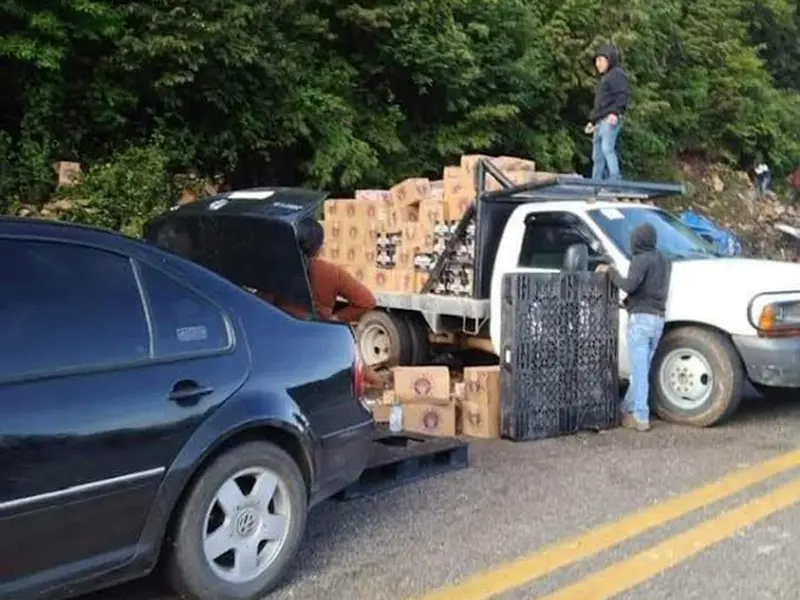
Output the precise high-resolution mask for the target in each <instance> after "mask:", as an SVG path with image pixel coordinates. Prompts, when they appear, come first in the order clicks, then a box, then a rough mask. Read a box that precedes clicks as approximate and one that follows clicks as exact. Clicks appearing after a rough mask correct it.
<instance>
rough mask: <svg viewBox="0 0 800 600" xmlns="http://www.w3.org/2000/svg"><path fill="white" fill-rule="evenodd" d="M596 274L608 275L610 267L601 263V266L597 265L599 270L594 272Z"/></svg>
mask: <svg viewBox="0 0 800 600" xmlns="http://www.w3.org/2000/svg"><path fill="white" fill-rule="evenodd" d="M594 272H595V273H606V272H608V265H605V264H602V263H601V264H599V265H597V268H596V269H595V270H594Z"/></svg>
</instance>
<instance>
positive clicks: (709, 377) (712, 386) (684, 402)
mask: <svg viewBox="0 0 800 600" xmlns="http://www.w3.org/2000/svg"><path fill="white" fill-rule="evenodd" d="M743 385H744V369H743V368H742V362H741V360H740V359H739V355H738V354H737V352H736V349H735V348H734V347H733V344H731V342H730V341H729V340H728V338H726V337H725V336H723V335H722V334H720V333H717V332H716V331H712V330H711V329H705V328H703V327H679V328H677V329H673V330H672V331H669V332H667V333H666V334H665V335H664V337H663V339H662V340H661V343H660V344H659V345H658V349H657V351H656V355H655V357H654V359H653V365H652V368H651V369H650V389H651V390H652V394H651V399H652V403H653V409H654V410H655V412H656V414H657V415H658V416H659V417H660V418H661V419H663V420H665V421H672V422H673V423H681V424H685V425H694V426H697V427H710V426H712V425H717V424H719V423H721V422H723V421H724V420H726V419H727V418H729V417H730V416H731V415H733V414H734V413H735V412H736V409H737V408H738V407H739V403H740V402H741V400H742V388H743Z"/></svg>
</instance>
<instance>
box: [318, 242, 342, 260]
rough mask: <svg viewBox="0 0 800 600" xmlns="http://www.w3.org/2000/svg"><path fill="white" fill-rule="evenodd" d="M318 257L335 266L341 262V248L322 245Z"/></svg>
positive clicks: (332, 245)
mask: <svg viewBox="0 0 800 600" xmlns="http://www.w3.org/2000/svg"><path fill="white" fill-rule="evenodd" d="M320 257H321V258H323V259H324V260H327V261H329V262H332V263H336V264H337V265H338V264H342V262H343V260H342V251H341V247H340V246H339V245H338V244H325V245H323V246H322V251H321V252H320Z"/></svg>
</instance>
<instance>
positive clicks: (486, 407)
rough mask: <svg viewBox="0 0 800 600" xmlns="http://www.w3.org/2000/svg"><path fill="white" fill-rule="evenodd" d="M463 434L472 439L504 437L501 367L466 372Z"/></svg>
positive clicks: (469, 369) (462, 407) (462, 414)
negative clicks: (502, 434)
mask: <svg viewBox="0 0 800 600" xmlns="http://www.w3.org/2000/svg"><path fill="white" fill-rule="evenodd" d="M461 431H462V432H463V433H464V435H468V436H471V437H478V438H489V439H491V438H499V437H500V367H467V368H465V369H464V401H463V402H462V404H461Z"/></svg>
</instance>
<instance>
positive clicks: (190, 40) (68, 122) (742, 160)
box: [0, 0, 800, 230]
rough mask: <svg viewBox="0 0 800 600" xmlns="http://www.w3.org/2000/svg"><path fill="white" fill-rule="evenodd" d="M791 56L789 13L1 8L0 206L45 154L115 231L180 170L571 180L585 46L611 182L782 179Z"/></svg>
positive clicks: (685, 4)
mask: <svg viewBox="0 0 800 600" xmlns="http://www.w3.org/2000/svg"><path fill="white" fill-rule="evenodd" d="M798 40H800V16H798V9H797V3H796V2H793V0H748V1H747V2H745V0H716V1H715V2H712V3H708V2H703V1H701V0H662V1H660V2H646V1H645V0H617V1H616V2H613V3H608V2H603V1H602V0H537V1H536V2H534V1H533V0H400V1H398V0H292V1H290V0H204V1H202V2H200V1H198V0H175V1H171V2H165V1H164V0H132V1H130V2H124V3H116V2H111V0H72V1H67V0H37V1H36V2H34V1H33V0H0V77H2V80H3V81H4V82H6V85H5V88H4V94H3V95H2V96H0V197H1V198H2V202H3V203H4V205H3V206H0V210H7V209H8V206H9V204H11V203H18V202H24V203H31V202H34V203H35V202H44V201H46V200H47V199H49V198H50V197H51V196H52V195H53V193H54V189H55V173H54V170H53V167H52V165H53V163H54V162H55V161H56V160H77V161H80V162H82V163H84V164H87V165H89V166H90V169H89V171H88V172H87V174H86V175H85V177H84V179H83V180H82V183H81V185H80V186H79V188H78V189H75V190H71V191H70V192H69V194H70V197H75V199H76V201H77V200H80V202H78V204H77V205H78V206H80V209H77V208H76V209H75V210H76V211H78V210H79V211H84V212H82V213H80V215H81V216H80V218H91V219H93V220H94V221H96V222H98V223H101V224H104V225H107V226H111V227H119V228H127V229H129V230H130V229H135V228H136V226H137V224H136V223H138V221H139V220H141V219H142V218H144V217H145V216H146V215H149V214H150V213H151V212H152V211H153V210H155V209H156V208H157V207H159V206H161V205H162V204H163V203H164V202H166V201H168V200H169V198H170V197H169V193H171V191H172V190H171V189H170V185H171V184H170V181H171V179H170V175H172V174H176V173H182V172H186V171H189V170H196V171H198V172H199V173H200V174H201V175H203V176H209V177H215V176H217V175H220V174H221V175H223V176H224V177H225V178H226V179H227V180H228V181H229V182H230V183H231V184H232V185H234V186H247V185H256V184H270V183H275V184H278V183H279V184H284V185H301V184H302V185H313V186H319V187H326V188H329V189H331V190H332V191H333V192H335V193H347V192H349V191H350V190H352V189H353V188H354V187H357V186H364V187H366V186H370V187H371V186H385V185H389V184H391V183H392V182H394V181H396V180H398V179H400V178H402V177H405V176H408V175H412V174H426V175H429V176H436V175H437V173H439V172H440V170H441V167H442V166H443V165H444V164H447V163H449V162H451V161H454V160H455V159H456V158H457V157H458V155H459V154H461V153H465V152H487V153H502V154H512V155H513V154H516V155H521V156H527V157H532V158H534V159H535V160H536V161H537V163H538V164H539V165H540V167H541V168H543V169H549V170H560V171H573V170H575V171H578V172H582V173H585V172H586V171H587V168H588V163H589V152H590V141H589V139H587V137H586V136H585V135H584V134H583V126H584V124H585V121H586V117H587V114H588V112H589V110H590V108H591V103H592V93H593V89H594V85H595V82H596V74H595V73H594V72H593V65H592V52H593V49H594V48H595V47H596V46H597V45H598V44H599V43H601V42H604V41H613V42H614V43H615V44H617V45H618V46H619V47H620V49H621V50H622V54H623V64H624V67H625V69H626V70H627V72H628V74H629V76H630V79H631V81H632V84H633V89H634V94H633V99H632V100H633V102H632V105H631V108H630V111H629V114H628V116H627V119H626V125H625V130H624V133H623V135H622V137H621V139H620V151H621V155H622V159H623V164H624V168H625V170H626V173H627V174H629V175H635V176H647V177H651V178H653V177H670V176H673V175H674V173H675V172H676V170H675V165H676V158H678V157H679V156H680V155H682V154H687V155H691V156H693V157H697V156H699V157H706V158H708V159H712V160H721V161H724V162H727V163H729V164H730V165H732V166H735V167H750V166H752V163H753V162H754V161H756V160H760V159H765V160H768V161H769V162H770V164H772V165H773V167H774V170H775V171H776V174H777V175H781V174H782V173H785V172H788V171H790V170H792V169H793V168H794V167H795V166H796V165H797V164H798V163H800V90H799V89H798V85H799V84H798V81H800V42H798ZM154 135H157V136H159V139H160V140H161V141H160V142H159V143H158V144H156V145H153V144H152V143H151V141H150V140H152V139H153V136H154ZM109 157H116V158H114V159H111V160H110V159H109ZM125 169H130V170H131V171H130V172H129V173H128V172H126V171H125ZM126 186H136V187H137V188H140V189H127V187H126ZM75 194H79V195H81V198H77V196H74V195H75ZM125 211H130V212H125ZM75 215H78V212H74V211H73V213H72V217H71V218H79V217H78V216H75Z"/></svg>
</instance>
